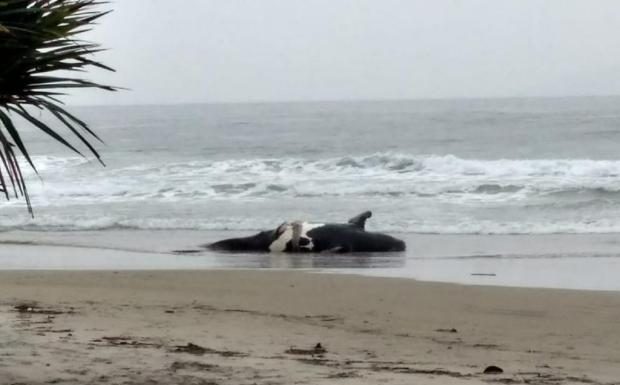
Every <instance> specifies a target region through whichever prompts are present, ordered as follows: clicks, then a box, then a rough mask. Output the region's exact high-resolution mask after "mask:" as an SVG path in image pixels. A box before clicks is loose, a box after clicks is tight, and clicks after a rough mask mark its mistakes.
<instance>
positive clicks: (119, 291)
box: [0, 271, 620, 385]
mask: <svg viewBox="0 0 620 385" xmlns="http://www.w3.org/2000/svg"><path fill="white" fill-rule="evenodd" d="M318 343H320V344H321V345H320V348H317V346H316V345H317V344H318ZM188 344H190V345H188ZM489 365H496V366H498V367H501V368H502V369H503V371H504V372H503V373H501V374H483V373H482V372H483V370H484V369H485V368H486V367H487V366H489ZM0 383H1V384H29V385H30V384H51V383H56V384H90V383H95V384H99V383H101V384H378V383H391V384H478V383H503V384H519V383H528V384H610V383H620V293H616V292H584V291H563V290H541V289H515V288H500V287H474V286H459V285H452V284H437V283H420V282H415V281H412V280H401V279H388V278H367V277H355V276H344V275H329V274H313V273H304V272H284V271H199V272H175V271H169V272H6V271H5V272H0Z"/></svg>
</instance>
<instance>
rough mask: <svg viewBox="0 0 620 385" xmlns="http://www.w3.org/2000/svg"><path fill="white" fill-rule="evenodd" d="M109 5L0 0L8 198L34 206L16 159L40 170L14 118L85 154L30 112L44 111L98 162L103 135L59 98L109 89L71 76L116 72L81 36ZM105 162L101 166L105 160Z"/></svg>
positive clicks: (2, 143) (1, 149) (0, 122)
mask: <svg viewBox="0 0 620 385" xmlns="http://www.w3.org/2000/svg"><path fill="white" fill-rule="evenodd" d="M105 3H106V2H105V1H97V0H0V193H2V194H3V195H4V197H5V198H6V199H11V198H13V197H15V198H18V197H20V196H21V197H24V198H25V200H26V204H27V206H28V210H29V211H30V213H32V206H31V204H30V199H29V197H28V190H27V189H26V183H25V181H24V178H23V175H22V172H21V169H20V166H19V161H18V158H19V157H20V156H21V157H23V158H24V159H25V161H26V162H27V163H28V164H29V165H30V167H32V168H33V169H34V170H35V172H36V167H35V164H34V162H33V161H32V159H31V157H30V155H29V154H28V150H27V147H26V145H25V144H24V142H23V141H22V138H21V136H20V134H19V131H18V129H17V128H16V126H15V124H14V122H13V119H14V118H16V117H20V118H22V119H24V120H25V121H26V122H28V123H30V124H31V125H33V126H35V127H37V128H38V129H40V130H41V131H42V132H44V133H45V134H47V135H49V136H51V137H52V138H53V139H54V140H56V141H57V142H59V143H61V144H63V145H64V146H66V147H68V148H69V149H71V150H72V151H75V152H76V153H78V154H80V155H82V153H81V152H80V150H79V149H78V148H77V147H76V146H74V145H73V144H71V142H70V141H69V139H68V138H66V137H65V136H63V135H61V134H59V133H58V132H56V131H55V130H54V129H53V128H52V127H50V125H49V124H47V123H45V122H44V121H43V120H42V119H40V118H38V117H37V116H38V115H36V116H35V115H34V114H32V113H31V112H30V111H29V110H33V108H34V109H37V110H40V111H45V112H47V113H49V114H50V115H51V116H53V117H54V118H55V119H57V120H58V122H60V124H61V125H62V126H64V127H66V128H67V129H68V130H69V131H70V132H71V133H72V134H73V135H74V137H75V138H77V140H78V141H79V142H80V143H82V145H84V146H85V147H86V148H87V149H88V151H89V152H90V153H91V154H92V155H94V156H95V157H96V158H97V159H98V160H99V161H100V162H101V159H100V155H99V153H98V152H97V150H95V148H94V147H93V145H92V144H91V141H92V140H93V139H95V140H98V141H100V139H99V137H98V136H97V135H96V134H95V133H94V132H93V131H92V130H91V129H90V127H89V126H88V125H87V124H86V123H85V122H84V121H82V120H80V119H78V118H77V117H75V116H74V115H72V114H71V113H69V112H68V111H67V110H66V109H65V107H64V105H63V103H62V102H61V101H60V100H59V99H58V97H59V96H62V95H65V91H67V90H70V89H74V88H99V89H103V90H107V91H115V90H117V88H115V87H110V86H106V85H102V84H98V83H95V82H91V81H89V80H85V79H80V78H77V77H73V76H69V75H67V74H70V73H71V72H84V71H85V69H87V68H88V67H98V68H101V69H105V70H109V71H112V69H111V68H110V67H107V66H105V65H103V64H101V63H99V62H97V61H95V60H93V58H92V55H94V54H96V53H97V52H100V51H101V49H100V47H99V45H98V44H93V43H90V42H86V41H83V40H80V39H78V38H77V36H79V35H80V34H81V33H83V32H86V31H88V30H89V29H90V28H91V27H92V26H93V24H94V23H95V22H96V21H97V19H99V18H100V17H102V16H104V15H105V14H107V12H104V11H101V10H100V9H101V6H102V5H103V4H105ZM101 163H102V164H103V162H101Z"/></svg>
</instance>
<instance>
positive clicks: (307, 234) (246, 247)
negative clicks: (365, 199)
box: [206, 211, 406, 253]
mask: <svg viewBox="0 0 620 385" xmlns="http://www.w3.org/2000/svg"><path fill="white" fill-rule="evenodd" d="M371 216H372V213H371V212H370V211H366V212H363V213H361V214H360V215H358V216H356V217H354V218H351V219H350V220H349V221H348V223H329V224H313V223H307V222H292V223H288V222H285V223H283V224H282V225H280V226H278V228H276V229H274V230H267V231H261V232H259V233H258V234H255V235H252V236H249V237H242V238H231V239H224V240H222V241H219V242H215V243H212V244H210V245H207V246H206V247H207V248H209V249H211V250H219V251H231V252H235V251H236V252H270V251H271V252H274V251H275V252H289V253H291V252H293V253H294V252H313V253H320V252H324V251H329V252H338V253H350V252H387V251H404V250H405V248H406V246H405V242H403V241H402V240H400V239H397V238H394V237H392V236H390V235H387V234H382V233H375V232H369V231H366V230H365V224H366V219H368V218H370V217H371Z"/></svg>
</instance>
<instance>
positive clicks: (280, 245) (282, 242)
mask: <svg viewBox="0 0 620 385" xmlns="http://www.w3.org/2000/svg"><path fill="white" fill-rule="evenodd" d="M321 226H324V223H308V222H303V223H302V224H301V235H300V236H299V239H302V238H303V239H306V240H307V241H308V243H307V244H305V245H302V244H301V242H300V245H299V248H300V249H305V250H308V251H312V249H314V243H313V242H312V238H310V237H309V236H308V232H309V231H310V230H312V229H316V228H317V227H321ZM282 227H284V229H283V230H282ZM278 229H279V230H280V231H279V232H280V235H279V236H278V238H277V239H276V240H275V241H273V242H271V244H270V245H269V250H270V251H274V252H284V251H286V244H287V243H288V242H289V241H290V240H291V239H293V223H292V222H287V223H285V224H282V225H281V226H280V227H279V228H278Z"/></svg>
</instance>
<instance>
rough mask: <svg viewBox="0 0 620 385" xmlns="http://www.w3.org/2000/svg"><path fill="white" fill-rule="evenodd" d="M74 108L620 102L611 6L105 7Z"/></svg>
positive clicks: (153, 0) (599, 1)
mask: <svg viewBox="0 0 620 385" xmlns="http://www.w3.org/2000/svg"><path fill="white" fill-rule="evenodd" d="M108 7H111V8H112V9H113V10H114V12H113V13H112V14H110V15H108V16H106V17H105V18H104V19H102V20H101V22H100V25H99V26H98V27H97V28H96V30H95V31H94V32H92V33H90V34H89V35H88V39H91V40H94V41H96V42H99V43H101V44H103V45H104V46H105V47H106V48H109V49H110V51H108V52H106V53H104V54H101V55H99V59H101V60H102V61H104V62H105V63H107V64H109V65H111V66H113V67H115V68H116V69H117V70H118V72H116V73H114V74H106V73H102V72H92V73H91V74H90V75H89V76H90V78H92V79H95V80H99V81H103V82H107V83H112V84H114V85H120V86H125V87H128V88H131V91H123V92H120V93H116V94H106V93H105V92H103V91H102V92H90V91H89V92H84V93H79V94H78V95H77V96H74V97H72V98H71V99H69V101H70V102H71V103H72V104H152V103H185V102H192V103H200V102H230V101H289V100H295V101H304V100H355V99H417V98H455V97H512V96H568V95H609V94H620V1H617V0H579V1H577V0H546V1H543V0H419V1H418V0H182V1H170V0H116V1H115V2H114V3H112V4H109V5H108Z"/></svg>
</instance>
